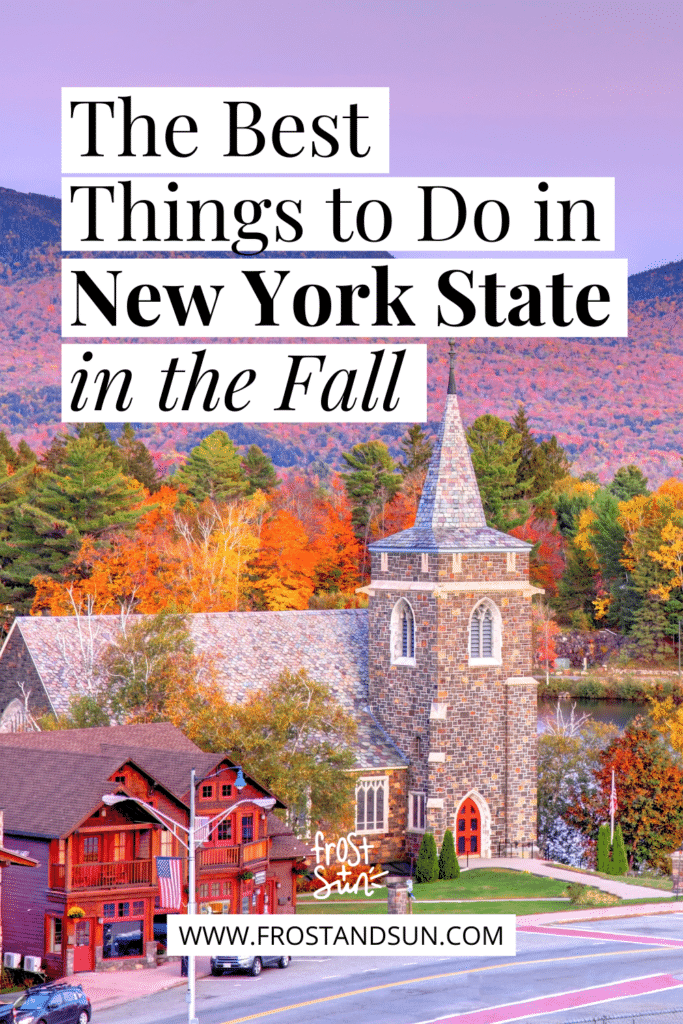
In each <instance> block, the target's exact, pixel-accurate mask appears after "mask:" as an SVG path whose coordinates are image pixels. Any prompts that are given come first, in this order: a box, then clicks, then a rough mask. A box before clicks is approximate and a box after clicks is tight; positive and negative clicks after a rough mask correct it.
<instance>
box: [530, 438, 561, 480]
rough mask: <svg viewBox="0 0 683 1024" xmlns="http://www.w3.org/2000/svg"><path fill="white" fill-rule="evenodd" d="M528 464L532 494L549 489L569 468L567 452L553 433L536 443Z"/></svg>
mask: <svg viewBox="0 0 683 1024" xmlns="http://www.w3.org/2000/svg"><path fill="white" fill-rule="evenodd" d="M530 465H531V471H532V474H533V491H532V493H533V494H534V495H540V494H544V493H545V492H546V491H549V490H550V488H551V487H552V486H553V484H554V483H556V482H557V481H558V480H561V479H562V478H563V477H565V476H567V474H568V473H569V470H570V468H571V463H570V461H569V459H568V458H567V454H566V452H565V450H564V448H563V447H562V446H561V445H560V444H559V443H558V440H557V438H556V437H555V435H554V434H553V436H552V437H551V438H550V439H549V440H548V441H541V442H540V444H537V445H536V448H535V449H534V451H533V453H532V456H531V460H530Z"/></svg>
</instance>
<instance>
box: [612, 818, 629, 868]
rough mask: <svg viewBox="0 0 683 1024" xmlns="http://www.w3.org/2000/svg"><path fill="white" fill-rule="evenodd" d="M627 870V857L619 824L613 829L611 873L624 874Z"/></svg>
mask: <svg viewBox="0 0 683 1024" xmlns="http://www.w3.org/2000/svg"><path fill="white" fill-rule="evenodd" d="M627 871H628V857H627V856H626V847H625V846H624V837H623V835H622V832H621V825H617V826H616V828H615V829H614V848H613V850H612V874H613V875H625V874H626V872H627Z"/></svg>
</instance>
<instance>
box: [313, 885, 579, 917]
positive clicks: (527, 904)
mask: <svg viewBox="0 0 683 1024" xmlns="http://www.w3.org/2000/svg"><path fill="white" fill-rule="evenodd" d="M385 891H386V890H385ZM374 898H375V899H376V900H377V902H376V903H372V902H371V900H366V901H365V902H363V903H343V902H340V901H338V902H337V903H335V904H334V913H335V914H386V912H387V901H386V897H385V898H384V899H383V900H382V899H381V896H380V893H378V894H377V896H376V897H374ZM329 903H330V901H329V900H319V901H318V903H317V904H316V906H311V904H310V903H305V904H301V903H299V902H298V901H297V907H296V912H297V914H329V913H330V910H331V909H332V908H331V907H330V906H329ZM568 907H569V903H568V902H567V903H551V902H550V901H549V900H524V902H523V903H509V902H508V901H507V900H490V901H489V900H476V901H475V902H473V903H414V904H413V913H414V914H519V915H522V914H549V913H551V912H552V911H558V910H564V909H567V908H568Z"/></svg>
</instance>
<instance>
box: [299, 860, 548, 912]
mask: <svg viewBox="0 0 683 1024" xmlns="http://www.w3.org/2000/svg"><path fill="white" fill-rule="evenodd" d="M565 887H566V882H562V881H561V880H560V879H559V878H543V876H541V875H532V874H528V873H527V872H525V871H508V870H506V869H505V868H476V869H473V870H470V871H465V872H463V874H461V875H460V877H459V878H455V879H453V880H452V881H449V882H431V883H430V884H422V885H420V884H416V885H415V890H414V891H415V898H416V900H417V901H418V903H419V902H420V901H422V900H513V899H518V900H519V899H524V898H527V897H528V898H529V899H532V900H547V899H548V897H550V896H555V897H557V896H562V895H563V893H564V890H565ZM359 899H362V900H365V899H366V897H365V893H364V892H363V891H362V890H361V891H360V892H359V894H358V896H354V895H344V896H339V895H333V896H330V897H329V898H328V899H326V900H316V899H315V898H314V897H313V896H312V894H310V893H306V894H305V895H301V896H299V897H297V905H298V907H299V908H301V909H302V910H303V909H304V908H305V907H308V906H313V907H322V906H325V905H329V904H330V903H349V902H350V901H355V900H359ZM386 899H387V890H386V888H383V889H377V890H376V891H375V895H374V896H372V897H370V898H369V899H368V900H367V902H368V903H374V902H376V901H380V902H382V901H383V902H384V903H386ZM354 905H355V906H358V904H354ZM457 905H458V904H446V906H449V907H452V908H455V907H456V906H457ZM428 906H432V907H433V904H428ZM432 912H433V913H437V914H438V913H441V912H442V911H440V910H435V909H433V910H432ZM450 912H453V911H449V913H450ZM469 912H470V911H469V910H468V913H469ZM525 912H526V911H519V913H525ZM359 913H362V910H359ZM505 913H510V911H505ZM530 913H532V911H530Z"/></svg>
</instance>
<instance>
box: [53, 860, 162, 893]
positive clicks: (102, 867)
mask: <svg viewBox="0 0 683 1024" xmlns="http://www.w3.org/2000/svg"><path fill="white" fill-rule="evenodd" d="M151 884H152V862H151V860H117V861H113V862H112V863H110V864H97V863H92V864H74V865H72V867H71V878H70V879H69V884H68V885H67V884H66V868H65V866H64V864H51V865H50V888H51V889H67V890H73V889H116V888H119V887H123V886H131V885H151Z"/></svg>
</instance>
